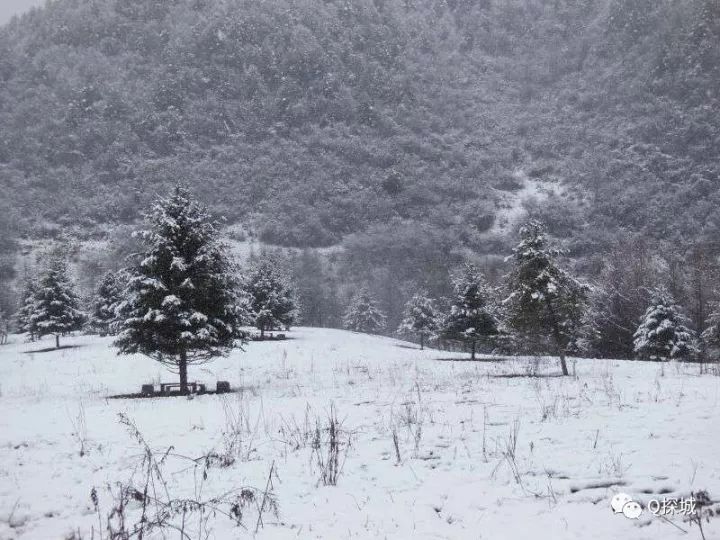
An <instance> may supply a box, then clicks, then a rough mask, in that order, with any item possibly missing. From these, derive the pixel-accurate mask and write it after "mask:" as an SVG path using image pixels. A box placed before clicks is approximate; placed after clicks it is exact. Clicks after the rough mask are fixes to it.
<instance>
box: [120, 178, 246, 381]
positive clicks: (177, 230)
mask: <svg viewBox="0 0 720 540" xmlns="http://www.w3.org/2000/svg"><path fill="white" fill-rule="evenodd" d="M146 222H147V225H148V228H147V230H145V231H143V232H142V233H140V238H141V240H142V241H143V243H144V244H145V246H146V251H145V253H144V254H143V255H142V256H140V257H139V258H138V262H137V264H136V265H135V266H133V267H131V268H130V269H129V273H130V277H129V281H128V286H127V291H126V295H127V298H126V300H125V301H124V302H123V304H122V305H120V306H119V307H118V312H120V313H123V314H124V316H123V321H122V322H121V326H120V329H121V330H120V333H119V336H118V338H117V339H116V341H115V344H116V346H117V347H118V350H119V353H120V354H132V353H142V354H145V355H147V356H149V357H150V358H152V359H154V360H156V361H158V362H161V363H162V364H165V365H167V366H169V367H172V368H175V369H177V371H178V373H179V375H180V391H181V393H187V391H188V386H187V382H188V379H187V370H188V365H191V364H197V363H203V362H208V361H210V360H212V359H213V358H215V357H217V356H222V355H225V354H227V353H228V352H229V351H230V350H231V349H232V347H233V346H234V345H235V343H236V341H237V340H243V339H244V334H243V332H242V331H241V329H240V325H241V324H242V322H243V316H244V312H243V309H242V307H241V304H240V303H239V302H238V297H237V291H236V286H237V283H236V278H235V277H234V270H235V269H234V266H233V264H232V263H231V262H230V260H229V259H228V257H227V253H226V248H225V246H224V245H223V244H222V243H221V242H220V240H219V233H218V227H217V225H216V223H215V222H214V221H213V220H212V219H211V218H210V215H209V214H208V212H207V210H206V209H205V208H203V207H202V206H201V205H200V204H198V203H197V202H196V201H195V200H193V199H192V197H191V196H190V193H189V192H188V191H187V190H186V189H185V188H183V187H176V188H175V191H174V193H172V195H170V196H169V197H167V198H162V199H160V200H158V201H157V202H156V203H155V204H154V205H153V207H152V210H151V211H150V213H149V214H148V215H147V216H146Z"/></svg>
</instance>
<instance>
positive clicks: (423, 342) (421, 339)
mask: <svg viewBox="0 0 720 540" xmlns="http://www.w3.org/2000/svg"><path fill="white" fill-rule="evenodd" d="M424 348H425V334H424V333H423V332H420V350H421V351H422V350H423V349H424Z"/></svg>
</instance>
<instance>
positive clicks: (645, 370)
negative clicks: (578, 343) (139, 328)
mask: <svg viewBox="0 0 720 540" xmlns="http://www.w3.org/2000/svg"><path fill="white" fill-rule="evenodd" d="M290 335H291V336H292V338H293V339H291V340H288V341H284V342H260V343H258V342H255V343H251V344H250V345H248V346H247V350H246V352H240V351H237V352H236V353H234V354H232V355H231V356H230V357H228V358H224V359H220V360H217V361H216V362H214V363H212V364H208V365H205V366H199V367H192V368H191V369H190V379H191V380H198V381H202V382H207V383H210V385H211V386H212V387H213V388H214V384H215V381H216V380H218V379H225V380H229V381H230V382H231V384H233V386H235V387H239V388H242V392H239V393H235V394H229V395H223V396H215V395H205V396H197V397H195V398H194V399H187V398H164V399H163V398H153V399H107V398H106V396H109V395H113V394H119V393H127V392H137V391H139V389H140V385H141V384H142V383H145V382H150V381H155V382H159V381H161V380H162V381H166V380H169V381H174V380H175V376H174V375H172V374H169V373H167V372H165V371H164V368H162V367H161V366H160V365H158V364H156V363H154V362H153V361H151V360H148V359H146V358H143V357H140V356H137V357H117V356H115V353H114V350H113V349H112V347H111V345H110V344H111V341H110V340H109V339H104V338H98V337H91V336H80V337H75V338H67V339H65V343H66V344H72V345H76V346H77V347H76V348H70V349H63V350H60V351H52V352H44V353H34V354H33V353H28V351H31V350H35V349H38V348H44V347H48V346H51V340H50V339H48V340H46V341H43V342H42V343H40V344H38V343H23V342H21V341H20V339H19V338H18V337H17V336H13V341H12V342H11V343H10V344H9V345H6V346H3V347H0V411H2V414H0V538H3V539H5V538H23V539H44V538H53V539H56V538H73V537H74V538H85V539H89V538H93V535H94V538H107V537H108V533H107V531H106V530H105V527H106V519H107V515H108V514H109V513H110V512H111V510H112V509H113V505H114V504H116V503H117V500H118V493H119V491H120V489H121V487H120V486H122V485H128V484H130V483H132V484H133V485H135V486H137V487H139V488H141V489H142V487H143V486H144V483H145V475H144V469H143V467H142V460H143V455H144V454H143V447H142V444H141V442H140V441H139V440H138V436H137V434H135V435H133V434H132V428H129V427H128V426H127V425H125V424H123V423H121V421H120V420H121V416H120V413H122V414H124V415H125V416H126V418H127V422H130V423H132V424H134V425H135V426H136V427H137V429H138V430H139V432H140V434H141V436H142V438H143V439H144V440H145V441H146V443H147V445H148V446H149V447H150V448H151V449H152V450H153V452H154V453H153V460H155V462H156V464H157V467H158V469H159V472H161V473H162V478H163V480H162V481H160V480H159V479H157V478H155V481H154V485H155V487H156V489H157V492H158V498H159V499H161V500H163V501H169V500H174V501H176V506H175V510H176V511H177V514H176V516H175V518H171V520H170V521H171V524H174V525H176V526H178V527H180V528H184V531H185V534H186V535H187V536H186V537H187V538H205V537H209V538H238V537H251V536H253V533H254V531H255V529H256V527H258V528H259V531H258V533H257V535H256V537H257V538H262V539H264V538H326V539H340V538H400V539H406V538H420V539H422V538H486V539H492V540H498V539H524V538H533V539H535V540H544V539H548V540H550V539H552V540H558V539H566V538H567V539H569V538H573V539H585V540H586V539H653V540H656V539H662V538H700V534H699V530H698V528H697V526H695V525H691V524H689V523H686V522H684V521H683V520H682V519H680V518H677V517H675V518H673V517H670V520H669V521H672V522H674V525H673V524H672V523H670V522H669V521H668V520H664V519H661V518H659V517H655V516H653V515H652V514H650V513H649V512H647V511H645V512H644V513H643V514H642V516H641V517H640V519H638V520H630V519H627V518H625V517H624V516H623V515H622V514H613V513H612V511H611V509H610V505H609V501H610V498H611V496H612V495H613V494H614V493H616V492H618V491H623V492H626V493H628V494H630V495H631V496H633V497H634V498H635V499H636V500H639V501H641V502H643V503H647V502H648V501H649V500H650V499H651V498H662V497H663V496H684V495H689V493H690V491H691V490H697V489H707V490H708V491H709V492H710V494H711V495H714V496H715V497H718V494H720V463H719V462H718V457H719V455H718V449H719V443H720V420H719V414H718V413H719V412H720V377H717V376H714V375H703V376H698V375H697V371H698V369H697V366H692V365H679V364H669V365H659V364H652V363H645V362H619V361H599V360H585V359H579V360H577V364H576V371H577V377H566V378H560V377H529V376H527V375H528V374H530V373H533V372H537V373H539V374H544V373H555V372H556V366H555V362H554V361H548V362H545V361H544V360H539V361H533V360H530V359H525V360H508V361H497V362H475V363H471V362H467V361H462V362H448V361H439V359H441V358H458V357H459V356H460V355H458V354H453V353H441V352H438V351H432V350H426V351H423V352H421V351H419V350H417V349H416V348H415V347H414V346H413V345H410V344H408V343H404V342H401V341H397V340H392V339H387V338H379V337H372V336H367V335H361V334H354V333H349V332H343V331H338V330H321V329H306V328H300V329H296V330H293V331H292V332H291V334H290ZM502 374H517V375H522V376H519V377H498V375H502ZM331 410H334V411H335V412H336V414H337V417H338V419H339V421H340V423H341V428H340V432H339V442H340V446H339V461H340V465H341V467H342V468H341V471H340V474H339V477H338V480H337V485H334V486H333V485H323V482H322V479H321V476H322V467H321V466H320V465H319V464H318V456H320V457H321V458H322V459H323V460H326V458H327V453H328V442H327V439H328V432H327V430H325V428H327V422H328V416H329V415H330V414H331ZM316 427H319V428H320V432H319V435H320V448H319V449H318V448H317V447H316V445H315V444H314V439H315V437H316ZM394 433H395V435H396V436H395V438H396V440H397V449H398V450H397V451H396V447H395V444H394V436H393V434H394ZM348 442H349V444H348ZM81 449H82V452H81ZM213 451H214V452H215V454H216V455H217V459H213V460H211V461H210V462H207V461H206V460H202V459H201V460H198V461H197V462H194V461H191V460H190V459H189V458H198V457H201V456H203V455H207V454H208V453H210V452H213ZM398 452H399V458H400V459H399V460H398ZM81 453H82V454H83V455H81ZM181 456H184V457H181ZM221 458H228V459H227V463H226V464H222V463H219V461H221ZM230 458H233V459H234V462H232V463H230V462H231V461H232V459H230ZM273 462H274V468H273V474H272V475H270V478H271V480H272V481H271V483H270V485H271V489H269V490H268V493H269V495H270V498H271V500H273V501H276V503H277V515H275V514H274V513H273V512H272V511H268V508H269V510H273V508H270V507H272V506H273V505H268V504H267V502H266V505H265V506H266V510H265V511H264V513H263V516H262V524H258V510H257V508H258V505H260V503H261V501H262V497H263V495H262V493H263V492H265V491H266V487H267V486H268V478H269V471H270V469H271V465H272V464H273ZM93 488H96V493H97V501H98V508H97V509H96V508H95V505H94V503H93V501H92V500H91V496H90V494H91V490H92V489H93ZM241 488H256V489H257V491H252V493H253V494H254V495H253V496H254V500H253V501H249V500H248V493H249V492H246V493H245V495H246V497H245V502H247V503H248V506H247V507H246V508H245V509H244V511H243V517H242V523H243V524H242V525H240V526H238V525H236V524H235V523H234V521H233V520H232V519H230V517H228V516H226V515H224V514H223V513H222V512H224V511H227V510H228V505H227V504H226V503H227V502H228V501H230V500H232V498H233V497H235V496H237V494H238V493H239V491H238V490H240V489H241ZM151 489H152V484H151ZM663 493H664V494H665V495H662V494H663ZM213 498H218V499H220V500H218V501H217V504H216V506H217V509H218V510H219V512H217V513H215V514H214V515H213V514H212V513H210V510H209V506H208V507H205V508H204V509H203V514H202V516H200V512H199V511H195V512H193V511H192V508H191V507H190V505H186V506H185V509H186V511H185V526H184V527H183V525H182V512H181V510H180V508H181V507H182V506H181V505H179V503H177V501H179V500H186V501H187V500H194V501H200V502H202V501H205V502H208V501H211V500H212V499H213ZM141 508H142V504H141V502H140V501H138V500H132V501H130V502H129V504H128V506H127V508H126V509H125V510H124V514H125V516H126V519H127V524H128V526H129V527H131V526H132V524H134V523H136V522H137V520H138V519H139V516H140V512H141ZM158 508H159V507H158V506H157V505H154V504H150V505H149V508H147V509H146V510H147V512H148V514H149V515H150V516H153V515H154V512H156V511H157V510H158ZM681 529H682V530H681ZM98 530H100V531H101V533H99V532H98ZM683 530H685V531H687V532H686V533H685V532H683ZM73 534H74V536H73ZM164 534H165V537H168V538H177V537H180V533H178V532H177V531H175V530H171V529H166V530H165V531H164ZM155 536H156V537H163V533H161V532H159V531H158V532H156V533H155ZM705 536H706V538H708V539H710V538H720V519H715V520H714V521H711V522H710V523H708V524H706V525H705Z"/></svg>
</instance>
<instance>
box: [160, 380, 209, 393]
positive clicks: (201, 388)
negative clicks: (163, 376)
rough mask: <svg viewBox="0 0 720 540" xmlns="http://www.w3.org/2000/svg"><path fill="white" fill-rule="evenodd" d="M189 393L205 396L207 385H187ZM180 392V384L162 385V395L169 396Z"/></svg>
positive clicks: (194, 383)
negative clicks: (171, 393)
mask: <svg viewBox="0 0 720 540" xmlns="http://www.w3.org/2000/svg"><path fill="white" fill-rule="evenodd" d="M187 388H188V391H189V392H190V393H191V394H204V393H205V385H204V384H201V383H197V382H191V383H187ZM173 391H175V392H179V391H180V383H160V393H161V394H169V393H170V392H173Z"/></svg>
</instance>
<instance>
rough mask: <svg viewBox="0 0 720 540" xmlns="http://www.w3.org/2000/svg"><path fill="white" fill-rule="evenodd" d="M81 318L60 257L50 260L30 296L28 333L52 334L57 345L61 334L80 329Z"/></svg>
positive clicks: (82, 316) (57, 345)
mask: <svg viewBox="0 0 720 540" xmlns="http://www.w3.org/2000/svg"><path fill="white" fill-rule="evenodd" d="M84 320H85V317H84V315H83V313H82V312H81V311H80V302H79V300H78V297H77V295H76V294H75V291H74V288H73V285H72V283H71V282H70V279H69V278H68V276H67V269H66V267H65V263H64V262H63V261H62V260H61V259H54V260H52V261H51V262H50V264H49V266H48V268H47V270H46V271H45V272H44V273H43V274H42V275H41V276H40V279H39V280H38V283H37V288H36V290H35V294H34V295H33V302H32V306H31V313H30V317H29V320H28V330H29V332H30V333H31V334H34V335H37V336H38V337H40V338H41V337H43V336H46V335H49V334H52V335H54V336H55V347H60V336H61V335H64V334H67V333H68V332H72V331H74V330H80V328H82V325H83V322H84Z"/></svg>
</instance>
